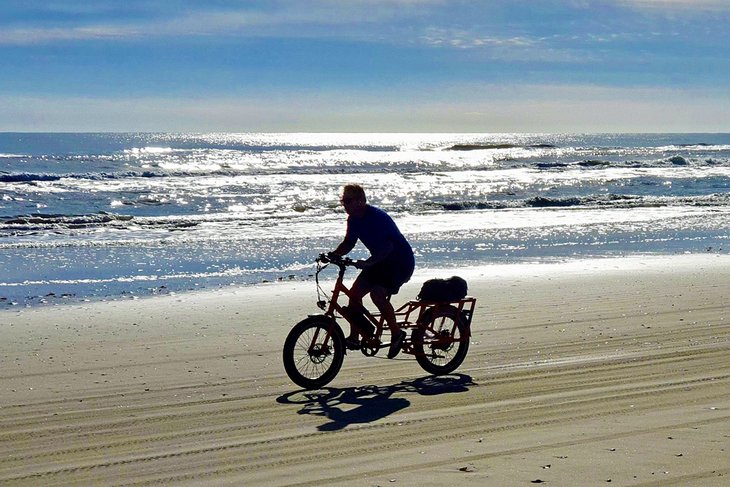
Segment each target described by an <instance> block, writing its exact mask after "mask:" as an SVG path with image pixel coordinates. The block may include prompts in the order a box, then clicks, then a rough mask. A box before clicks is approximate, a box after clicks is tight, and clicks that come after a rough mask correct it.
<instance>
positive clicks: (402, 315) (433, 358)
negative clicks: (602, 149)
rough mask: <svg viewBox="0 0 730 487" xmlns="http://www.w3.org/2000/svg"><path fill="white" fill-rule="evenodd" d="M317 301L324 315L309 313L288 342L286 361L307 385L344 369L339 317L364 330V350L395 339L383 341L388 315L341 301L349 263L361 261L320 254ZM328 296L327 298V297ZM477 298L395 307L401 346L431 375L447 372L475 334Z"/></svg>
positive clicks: (292, 374)
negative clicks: (326, 273) (330, 272)
mask: <svg viewBox="0 0 730 487" xmlns="http://www.w3.org/2000/svg"><path fill="white" fill-rule="evenodd" d="M316 263H317V272H316V274H315V281H316V286H317V293H318V301H317V306H318V307H319V308H320V309H321V310H322V311H323V313H321V314H315V315H310V316H308V317H307V318H305V319H304V320H302V321H300V322H299V323H297V324H296V325H294V327H293V328H292V329H291V331H290V332H289V334H288V335H287V337H286V340H285V341H284V349H283V362H284V369H285V370H286V373H287V375H288V376H289V378H290V379H291V380H292V382H294V383H295V384H297V385H298V386H300V387H303V388H304V389H320V388H322V387H324V386H325V385H326V384H328V383H329V382H331V381H332V380H333V379H334V378H335V377H336V376H337V374H338V373H339V371H340V369H341V368H342V364H343V362H344V358H345V355H346V353H347V347H346V344H345V336H344V333H343V331H342V328H341V326H340V324H339V323H338V319H342V320H344V321H346V322H348V323H349V324H350V325H351V326H353V328H354V329H355V330H357V331H358V332H359V333H360V335H362V336H363V339H362V341H361V342H360V348H359V350H360V352H362V354H363V355H365V356H367V357H373V356H375V355H377V353H378V352H379V351H380V350H382V349H387V348H388V347H389V346H390V342H384V341H383V338H384V337H383V331H384V328H387V326H385V319H384V318H383V317H382V316H381V315H380V314H373V313H371V312H370V311H368V310H367V309H365V308H362V309H360V310H358V311H357V312H354V311H353V310H351V309H349V308H348V307H347V306H342V305H340V303H339V302H338V301H339V299H340V297H341V296H342V295H344V296H348V297H349V295H350V289H349V288H348V287H347V286H345V284H344V283H343V280H344V277H345V271H346V270H347V268H348V267H356V261H354V260H352V259H350V258H347V257H339V256H335V255H331V254H330V255H325V254H320V255H319V257H317V259H316ZM329 264H333V265H335V266H337V267H338V269H339V270H338V274H337V280H336V281H335V286H334V289H333V290H332V292H331V295H329V298H328V297H327V296H328V294H327V293H326V292H324V291H323V290H322V288H321V286H320V281H319V275H320V272H322V271H323V270H324V269H325V268H326V267H327V266H328V265H329ZM323 298H324V299H323ZM475 307H476V298H473V297H470V296H467V297H464V298H463V299H460V300H458V301H422V300H411V301H408V302H407V303H405V304H404V305H402V306H401V307H400V308H398V309H396V310H395V314H396V320H397V324H398V326H399V327H400V329H402V330H405V331H406V333H407V332H408V331H410V335H408V334H407V335H406V339H405V340H404V342H403V345H402V347H401V351H402V352H403V353H405V354H409V355H413V356H414V357H415V359H416V362H418V364H419V365H420V366H421V368H423V370H425V371H426V372H428V373H429V374H433V375H446V374H450V373H451V372H453V371H454V370H456V369H457V368H458V367H459V366H460V365H461V363H462V362H463V361H464V359H465V358H466V354H467V352H468V351H469V341H470V339H471V321H472V316H473V313H474V308H475Z"/></svg>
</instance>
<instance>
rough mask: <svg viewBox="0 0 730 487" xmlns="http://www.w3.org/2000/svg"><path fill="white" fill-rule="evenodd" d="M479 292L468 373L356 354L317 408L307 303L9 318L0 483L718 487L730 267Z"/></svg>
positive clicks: (534, 274) (729, 387)
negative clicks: (296, 348)
mask: <svg viewBox="0 0 730 487" xmlns="http://www.w3.org/2000/svg"><path fill="white" fill-rule="evenodd" d="M506 267H509V266H506ZM480 273H481V274H480ZM447 274H448V275H450V274H449V272H444V275H447ZM428 277H437V276H435V275H428ZM467 280H468V281H469V284H470V294H471V295H473V296H475V297H477V300H478V302H477V310H476V312H475V315H474V321H473V324H472V330H473V335H472V341H471V347H470V350H469V354H468V355H467V358H466V360H465V362H464V364H463V365H462V367H460V368H459V369H458V370H457V371H456V372H455V373H454V374H452V375H450V376H446V377H441V378H434V377H430V376H428V375H427V374H425V372H423V371H422V370H421V369H420V368H419V367H418V365H417V364H416V363H415V361H414V360H413V359H412V358H409V357H404V356H401V357H399V359H398V360H390V361H389V360H386V359H381V358H366V357H363V356H361V355H360V354H358V353H350V354H348V355H347V356H346V358H345V363H344V365H343V368H342V370H341V371H340V374H339V375H338V376H337V378H335V380H334V381H333V382H332V383H330V384H329V385H328V386H327V387H326V388H325V389H323V390H321V391H312V392H303V391H300V390H299V388H298V387H296V386H295V385H294V384H293V383H291V382H290V381H289V379H288V378H287V377H286V375H285V373H284V371H283V367H282V365H281V346H282V343H283V340H284V337H285V336H286V334H287V333H288V331H289V329H290V328H291V326H293V324H294V323H295V322H296V321H298V320H300V319H303V318H304V317H306V316H307V314H309V313H315V312H317V308H316V306H315V301H316V293H315V290H314V284H313V282H281V283H271V284H268V285H260V286H253V287H246V288H234V289H225V290H222V291H218V290H216V291H200V292H193V293H181V294H178V295H175V296H164V297H159V296H158V297H150V298H145V299H142V298H140V299H138V300H134V301H132V300H129V301H108V302H92V303H83V304H81V305H69V306H54V307H50V306H47V307H35V308H22V309H10V310H2V311H0V338H2V339H1V340H0V363H1V364H2V371H3V372H2V373H1V374H0V424H2V428H1V429H0V483H7V484H8V485H23V486H24V485H28V486H30V485H38V484H39V483H42V484H43V485H49V486H52V485H64V486H66V485H89V484H104V485H119V486H121V485H139V484H159V485H200V484H201V483H204V484H206V485H267V486H284V485H312V486H314V485H344V484H347V485H355V486H363V487H365V486H368V487H371V486H373V485H386V484H391V483H393V484H395V485H427V486H437V485H444V484H448V483H454V482H458V483H460V484H463V485H503V486H512V485H514V486H518V485H526V484H529V483H535V482H536V481H538V480H539V481H541V482H544V483H547V485H603V484H605V483H606V482H609V481H610V482H611V485H621V486H629V485H632V486H633V485H644V486H649V485H703V486H704V485H724V483H725V482H726V480H727V476H729V475H730V469H728V467H727V462H726V461H725V458H726V455H727V454H726V451H727V449H728V448H730V426H728V425H730V392H728V391H730V363H728V361H727V356H728V352H730V304H728V303H730V300H728V298H730V290H728V286H727V282H728V281H729V280H730V256H728V255H717V254H713V255H706V254H692V255H680V256H670V257H661V258H656V259H645V258H643V257H642V258H630V259H625V258H624V259H613V260H602V259H599V260H598V261H596V260H593V259H591V260H589V261H583V262H582V263H580V264H579V263H572V264H548V265H544V266H529V265H527V266H524V268H522V269H515V268H514V267H509V268H494V267H488V268H480V269H479V270H474V274H473V275H472V274H470V275H468V276H467ZM421 282H422V280H421V279H419V278H418V274H417V276H416V277H414V279H413V280H412V281H411V282H410V283H408V284H406V285H405V286H404V288H403V290H402V292H401V293H400V295H399V296H398V297H400V298H401V299H398V302H401V301H405V300H407V299H409V298H410V297H411V296H415V295H416V294H417V292H418V289H419V288H420V284H421ZM325 289H326V287H325Z"/></svg>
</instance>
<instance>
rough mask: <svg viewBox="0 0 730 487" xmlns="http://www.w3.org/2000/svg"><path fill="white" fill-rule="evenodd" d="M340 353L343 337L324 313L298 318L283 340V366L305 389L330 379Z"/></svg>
mask: <svg viewBox="0 0 730 487" xmlns="http://www.w3.org/2000/svg"><path fill="white" fill-rule="evenodd" d="M344 356H345V337H344V336H343V335H342V331H341V330H340V327H339V326H337V325H335V324H334V323H333V322H332V321H331V320H330V319H329V318H326V317H325V316H312V317H309V318H307V319H305V320H303V321H300V322H299V323H297V324H296V325H294V328H292V330H291V331H290V332H289V335H288V336H287V337H286V340H285V341H284V351H283V360H284V370H286V373H287V375H288V376H289V378H290V379H291V380H292V382H294V383H295V384H297V385H298V386H301V387H303V388H305V389H319V388H321V387H323V386H325V385H326V384H328V383H329V382H330V381H331V380H332V379H334V378H335V376H337V373H338V372H339V371H340V368H341V367H342V362H343V359H344Z"/></svg>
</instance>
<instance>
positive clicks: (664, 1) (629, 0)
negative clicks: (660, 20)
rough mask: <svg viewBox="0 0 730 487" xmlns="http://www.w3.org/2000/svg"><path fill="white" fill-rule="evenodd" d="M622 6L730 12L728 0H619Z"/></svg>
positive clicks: (665, 9) (696, 11) (700, 11)
mask: <svg viewBox="0 0 730 487" xmlns="http://www.w3.org/2000/svg"><path fill="white" fill-rule="evenodd" d="M619 3H620V4H621V5H624V6H627V7H631V8H640V9H654V10H664V11H667V10H669V11H671V10H683V11H686V12H688V13H692V12H695V13H702V12H708V11H709V12H719V11H724V12H730V2H728V1H727V0H619Z"/></svg>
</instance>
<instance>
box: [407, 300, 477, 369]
mask: <svg viewBox="0 0 730 487" xmlns="http://www.w3.org/2000/svg"><path fill="white" fill-rule="evenodd" d="M441 319H443V322H444V323H445V324H448V326H450V325H453V324H454V323H456V330H457V331H458V333H459V337H458V339H459V340H460V341H458V342H452V343H451V344H450V345H449V350H448V352H449V353H451V355H449V358H448V360H446V361H445V362H444V361H441V360H438V357H434V349H433V347H432V345H431V344H430V343H424V339H426V341H428V340H430V338H427V337H426V332H427V331H428V330H432V329H433V328H434V325H433V324H434V323H436V322H438V324H437V325H435V327H436V328H437V329H438V328H440V326H441V323H440V321H439V320H441ZM467 323H468V320H466V319H465V317H464V316H463V315H462V314H461V313H460V312H459V310H458V309H457V308H456V307H454V306H443V305H442V306H438V307H434V308H431V309H429V310H427V311H426V312H425V313H424V314H423V316H422V317H421V319H420V320H419V324H418V327H417V328H416V329H415V330H413V336H412V340H413V348H414V352H415V354H416V361H418V365H420V366H421V368H423V370H425V371H426V372H428V373H429V374H433V375H446V374H450V373H451V372H453V371H454V370H456V369H457V368H458V367H459V366H460V365H461V364H462V362H463V361H464V359H465V358H466V354H467V352H468V351H469V341H470V339H469V337H470V336H471V334H470V331H469V326H468V325H467ZM451 338H453V335H451ZM454 347H455V348H454ZM444 353H446V350H444ZM435 361H437V362H438V363H435Z"/></svg>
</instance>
